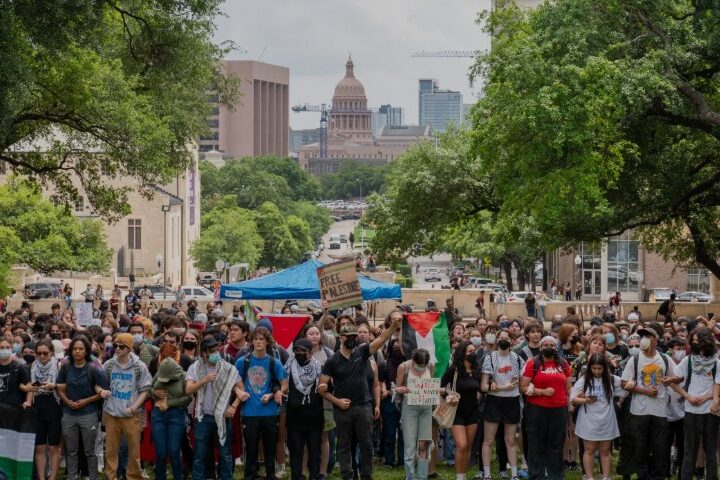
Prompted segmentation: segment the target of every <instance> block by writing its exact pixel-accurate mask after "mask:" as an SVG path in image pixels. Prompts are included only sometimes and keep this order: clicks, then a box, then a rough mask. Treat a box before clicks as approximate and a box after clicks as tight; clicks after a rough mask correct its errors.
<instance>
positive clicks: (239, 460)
mask: <svg viewBox="0 0 720 480" xmlns="http://www.w3.org/2000/svg"><path fill="white" fill-rule="evenodd" d="M242 464H243V462H242V457H238V458H236V459H235V466H238V467H241V466H242Z"/></svg>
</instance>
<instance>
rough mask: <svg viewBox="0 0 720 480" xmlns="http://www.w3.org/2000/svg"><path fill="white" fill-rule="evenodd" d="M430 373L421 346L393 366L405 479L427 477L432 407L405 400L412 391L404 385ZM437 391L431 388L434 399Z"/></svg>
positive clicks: (428, 377)
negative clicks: (408, 357) (433, 391)
mask: <svg viewBox="0 0 720 480" xmlns="http://www.w3.org/2000/svg"><path fill="white" fill-rule="evenodd" d="M432 376H433V365H430V352H428V351H427V350H425V349H424V348H418V349H416V350H415V351H413V352H412V357H411V359H410V360H408V361H406V362H403V363H401V364H400V366H399V367H398V369H397V384H396V386H395V393H396V394H397V395H398V396H401V397H402V409H401V417H400V424H401V425H402V432H403V441H404V445H405V479H406V480H427V478H428V465H429V459H430V445H431V444H432V409H433V404H430V403H428V404H427V405H424V404H422V403H421V404H419V405H413V404H412V403H414V402H412V403H411V402H410V401H409V394H411V393H416V392H414V391H412V390H410V388H409V387H408V385H409V383H411V382H413V381H414V380H431V379H432ZM413 383H414V382H413ZM417 393H420V392H417ZM439 393H440V390H439V389H438V390H437V391H436V392H435V397H436V399H437V397H438V395H439ZM435 403H437V400H436V401H435ZM416 457H417V466H416V463H415V458H416Z"/></svg>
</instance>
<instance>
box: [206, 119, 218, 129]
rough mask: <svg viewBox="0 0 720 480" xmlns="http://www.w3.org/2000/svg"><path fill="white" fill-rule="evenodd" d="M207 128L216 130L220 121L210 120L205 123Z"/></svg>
mask: <svg viewBox="0 0 720 480" xmlns="http://www.w3.org/2000/svg"><path fill="white" fill-rule="evenodd" d="M207 126H208V127H209V128H218V127H219V126H220V120H218V119H217V118H211V119H209V120H208V121H207Z"/></svg>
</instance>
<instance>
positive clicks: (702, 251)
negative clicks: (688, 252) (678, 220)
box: [685, 218, 720, 278]
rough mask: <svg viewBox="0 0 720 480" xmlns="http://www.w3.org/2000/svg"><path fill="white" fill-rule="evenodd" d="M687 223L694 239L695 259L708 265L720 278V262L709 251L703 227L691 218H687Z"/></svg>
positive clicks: (701, 263) (705, 265)
mask: <svg viewBox="0 0 720 480" xmlns="http://www.w3.org/2000/svg"><path fill="white" fill-rule="evenodd" d="M685 224H686V225H687V226H688V230H690V237H691V238H692V240H693V249H694V250H695V259H696V260H697V261H698V263H699V264H700V265H703V266H704V267H707V269H708V270H710V272H712V274H713V275H715V276H716V277H718V278H720V264H719V263H718V262H717V260H716V259H715V258H713V256H712V255H710V254H709V253H708V251H707V246H706V244H705V238H704V237H703V232H702V230H701V228H700V227H698V226H697V225H696V224H695V222H693V221H692V220H691V219H690V218H686V219H685Z"/></svg>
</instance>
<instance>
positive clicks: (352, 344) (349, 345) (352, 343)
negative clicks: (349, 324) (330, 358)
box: [343, 337, 357, 350]
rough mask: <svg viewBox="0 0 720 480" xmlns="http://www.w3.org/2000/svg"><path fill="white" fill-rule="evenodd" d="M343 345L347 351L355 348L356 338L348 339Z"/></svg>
mask: <svg viewBox="0 0 720 480" xmlns="http://www.w3.org/2000/svg"><path fill="white" fill-rule="evenodd" d="M343 345H345V348H347V349H348V350H352V349H353V348H355V347H356V346H357V338H356V337H349V338H347V339H346V340H345V341H344V342H343Z"/></svg>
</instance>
